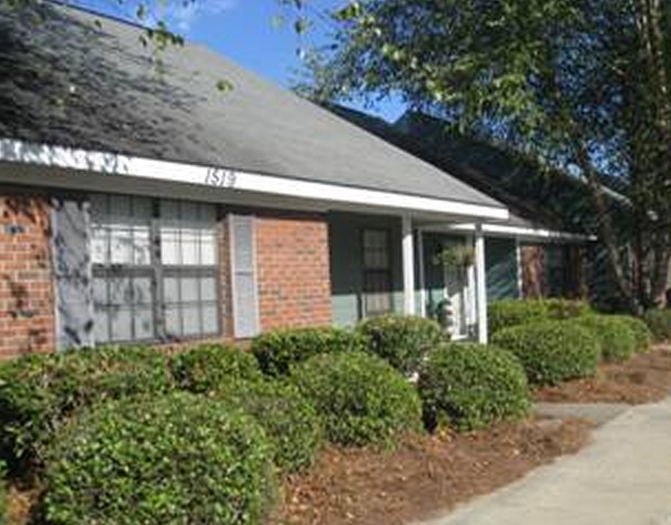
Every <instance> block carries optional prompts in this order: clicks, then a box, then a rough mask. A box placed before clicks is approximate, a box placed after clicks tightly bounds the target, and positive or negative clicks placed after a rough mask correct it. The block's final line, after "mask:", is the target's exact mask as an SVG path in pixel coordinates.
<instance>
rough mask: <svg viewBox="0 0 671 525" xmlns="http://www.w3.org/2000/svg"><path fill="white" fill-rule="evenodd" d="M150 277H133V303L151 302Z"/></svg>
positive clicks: (147, 303)
mask: <svg viewBox="0 0 671 525" xmlns="http://www.w3.org/2000/svg"><path fill="white" fill-rule="evenodd" d="M151 292H152V290H151V278H149V277H135V278H134V279H133V302H134V303H135V304H146V305H150V304H152V302H153V301H152V295H151Z"/></svg>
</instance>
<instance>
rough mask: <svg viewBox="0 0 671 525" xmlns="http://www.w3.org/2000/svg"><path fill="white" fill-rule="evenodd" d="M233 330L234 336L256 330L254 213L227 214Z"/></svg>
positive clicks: (237, 336) (245, 334) (247, 335)
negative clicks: (252, 214)
mask: <svg viewBox="0 0 671 525" xmlns="http://www.w3.org/2000/svg"><path fill="white" fill-rule="evenodd" d="M229 232H230V249H231V281H232V282H231V285H232V297H233V332H234V336H235V337H236V338H247V337H253V336H255V335H257V334H258V333H259V307H258V290H257V283H256V253H255V247H254V244H255V236H254V217H253V216H251V215H229Z"/></svg>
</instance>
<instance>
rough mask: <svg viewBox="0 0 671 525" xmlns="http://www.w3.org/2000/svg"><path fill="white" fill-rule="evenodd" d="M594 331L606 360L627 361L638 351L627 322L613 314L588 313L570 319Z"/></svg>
mask: <svg viewBox="0 0 671 525" xmlns="http://www.w3.org/2000/svg"><path fill="white" fill-rule="evenodd" d="M570 322H571V323H578V324H580V325H582V326H584V327H585V328H587V329H589V330H591V331H592V333H593V334H594V335H595V336H596V337H598V338H599V341H600V342H601V356H602V357H603V358H604V359H605V360H606V361H626V360H627V359H629V358H631V356H632V355H634V352H635V351H636V339H635V336H634V333H633V332H632V331H631V330H630V329H629V326H628V324H627V323H626V322H624V321H622V319H619V318H618V317H616V316H611V315H587V316H585V317H580V318H578V319H574V320H571V321H570Z"/></svg>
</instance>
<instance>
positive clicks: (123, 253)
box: [110, 225, 133, 264]
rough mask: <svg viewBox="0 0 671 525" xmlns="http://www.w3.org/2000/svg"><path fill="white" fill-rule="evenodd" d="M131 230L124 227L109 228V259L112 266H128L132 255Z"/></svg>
mask: <svg viewBox="0 0 671 525" xmlns="http://www.w3.org/2000/svg"><path fill="white" fill-rule="evenodd" d="M130 232H131V230H130V228H128V227H125V226H120V225H116V226H112V227H111V228H110V258H111V261H110V262H111V263H112V264H130V263H131V260H132V259H131V257H132V256H131V254H132V247H133V243H132V238H131V233H130Z"/></svg>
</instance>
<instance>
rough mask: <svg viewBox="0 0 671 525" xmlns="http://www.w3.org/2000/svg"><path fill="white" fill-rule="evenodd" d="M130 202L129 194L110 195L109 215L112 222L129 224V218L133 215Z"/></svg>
mask: <svg viewBox="0 0 671 525" xmlns="http://www.w3.org/2000/svg"><path fill="white" fill-rule="evenodd" d="M130 203H131V198H130V197H129V196H128V195H110V201H109V215H110V218H111V220H112V223H116V222H119V223H121V224H128V219H130V217H132V215H131V210H130V206H131V205H130Z"/></svg>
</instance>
